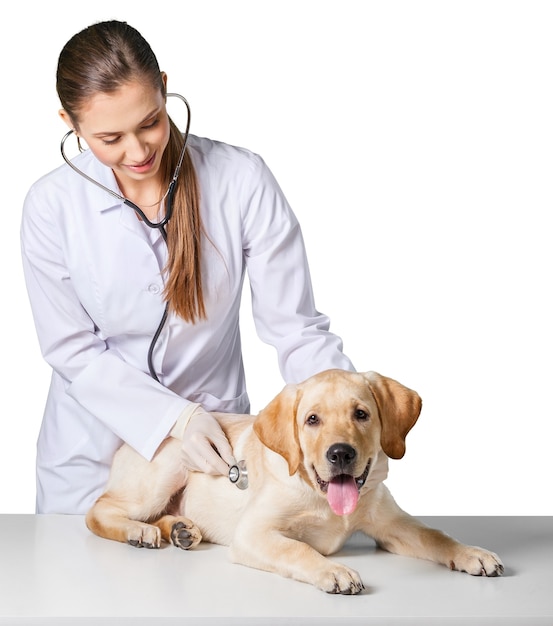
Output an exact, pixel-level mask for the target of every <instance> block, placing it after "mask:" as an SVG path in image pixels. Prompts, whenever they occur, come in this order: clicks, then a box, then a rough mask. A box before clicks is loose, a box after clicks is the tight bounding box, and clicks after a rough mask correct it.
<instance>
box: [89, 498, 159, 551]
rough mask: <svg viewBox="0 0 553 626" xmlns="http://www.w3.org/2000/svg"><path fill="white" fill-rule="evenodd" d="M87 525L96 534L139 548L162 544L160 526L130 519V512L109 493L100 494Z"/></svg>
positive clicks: (154, 546)
mask: <svg viewBox="0 0 553 626" xmlns="http://www.w3.org/2000/svg"><path fill="white" fill-rule="evenodd" d="M86 525H87V527H88V528H89V530H91V531H92V532H93V533H94V534H95V535H98V536H100V537H104V538H105V539H113V540H114V541H121V542H123V543H129V544H131V545H133V546H136V547H138V548H143V547H144V548H159V546H160V544H161V531H160V529H159V528H157V527H156V526H152V525H151V524H146V523H144V522H141V521H138V520H134V519H130V518H129V512H128V511H127V510H125V508H124V507H123V506H121V505H120V503H119V502H118V501H117V500H116V499H113V498H112V497H110V494H109V493H106V494H104V495H103V496H100V497H99V498H98V500H96V502H95V504H94V506H93V507H92V508H91V509H90V510H89V511H88V513H87V514H86Z"/></svg>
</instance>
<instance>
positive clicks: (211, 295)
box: [21, 21, 353, 514]
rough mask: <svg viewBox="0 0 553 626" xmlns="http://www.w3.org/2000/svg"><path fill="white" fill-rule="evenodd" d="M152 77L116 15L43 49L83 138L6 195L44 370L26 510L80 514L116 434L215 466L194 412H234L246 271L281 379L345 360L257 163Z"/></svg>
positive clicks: (100, 478)
mask: <svg viewBox="0 0 553 626" xmlns="http://www.w3.org/2000/svg"><path fill="white" fill-rule="evenodd" d="M166 85H167V78H166V76H165V74H164V73H163V72H161V71H160V68H159V66H158V63H157V60H156V57H155V55H154V53H153V51H152V50H151V48H150V46H149V45H148V43H147V42H146V41H145V40H144V38H143V37H142V36H141V35H140V33H138V32H137V31H136V30H135V29H134V28H132V27H130V26H129V25H128V24H126V23H124V22H117V21H110V22H103V23H99V24H94V25H92V26H90V27H89V28H86V29H85V30H83V31H82V32H80V33H78V34H76V35H75V36H74V37H72V38H71V39H70V40H69V42H68V43H67V44H66V45H65V47H64V48H63V50H62V52H61V54H60V57H59V62H58V70H57V90H58V95H59V98H60V101H61V105H62V107H63V108H62V110H61V111H60V115H61V117H62V118H63V120H64V121H65V122H66V123H67V125H68V127H69V129H70V130H71V131H73V133H74V134H75V135H76V136H77V138H78V140H79V142H80V140H81V139H82V140H84V142H86V144H87V145H88V148H89V149H88V150H85V151H84V152H82V154H80V155H79V156H78V157H77V158H76V159H74V160H73V163H74V165H75V166H76V167H77V168H78V171H74V170H73V169H72V168H71V167H70V166H69V165H67V164H65V165H62V166H61V167H60V168H58V169H56V170H54V171H53V172H50V173H49V174H47V175H46V176H44V177H43V178H41V179H40V180H39V181H37V182H36V183H35V184H34V185H33V186H32V187H31V189H30V191H29V193H28V195H27V198H26V200H25V206H24V211H23V219H22V229H21V236H22V253H23V264H24V270H25V277H26V282H27V288H28V292H29V297H30V302H31V306H32V310H33V315H34V319H35V324H36V329H37V333H38V338H39V342H40V346H41V350H42V353H43V355H44V358H45V359H46V361H47V362H48V363H49V364H50V366H51V367H52V370H53V373H52V381H51V386H50V392H49V395H48V399H47V402H46V408H45V413H44V418H43V423H42V428H41V432H40V436H39V441H38V452H37V511H38V512H40V513H74V514H82V513H85V512H86V511H87V510H88V508H89V507H90V506H91V505H92V503H93V502H94V501H95V499H96V498H97V497H98V496H99V495H100V494H101V492H102V490H103V488H104V486H105V483H106V480H107V475H108V472H109V467H110V464H111V460H112V458H113V455H114V453H115V451H116V450H117V448H118V447H119V446H120V445H121V442H122V441H125V442H127V443H128V444H130V445H131V446H132V447H133V448H135V449H136V450H137V451H138V452H139V453H140V454H142V455H143V456H144V457H145V458H147V459H151V458H152V457H153V456H154V454H155V452H156V449H157V448H158V446H159V445H160V443H161V442H162V441H163V439H164V438H166V437H167V436H171V435H172V436H176V437H179V438H181V439H182V454H183V461H184V462H185V463H186V465H188V466H189V467H190V468H191V469H193V470H198V471H205V472H210V473H221V474H224V473H227V472H228V466H229V465H230V464H232V463H233V456H232V451H231V449H230V446H229V444H228V442H227V440H226V438H225V436H224V434H223V433H222V431H221V429H220V427H219V426H218V424H217V423H216V421H215V420H214V418H213V417H212V416H211V415H210V411H224V412H236V413H245V412H248V410H249V401H248V396H247V391H246V383H245V377H244V368H243V363H242V353H241V344H240V332H239V323H238V322H239V307H240V297H241V292H242V285H243V280H244V276H245V272H246V271H247V273H248V278H249V281H250V284H251V290H252V303H253V315H254V318H255V324H256V328H257V331H258V334H259V337H260V338H261V339H262V340H263V341H265V342H267V343H269V344H272V345H273V346H274V347H275V348H276V350H277V353H278V358H279V364H280V369H281V372H282V375H283V378H284V379H285V381H286V382H299V381H300V380H303V379H305V378H307V377H308V376H310V375H312V374H314V373H315V372H317V371H321V370H324V369H328V368H332V367H338V368H343V369H353V366H352V364H351V362H350V361H349V360H348V358H347V357H346V356H344V354H343V353H342V342H341V340H340V339H339V338H338V337H337V336H335V335H333V334H332V333H330V332H329V330H328V329H329V320H328V318H327V317H325V316H324V315H322V314H321V313H319V312H318V311H317V310H316V308H315V305H314V300H313V294H312V288H311V282H310V277H309V270H308V265H307V260H306V257H305V250H304V245H303V241H302V236H301V232H300V227H299V225H298V222H297V220H296V218H295V217H294V215H293V213H292V211H291V209H290V207H289V206H288V204H287V202H286V199H285V197H284V195H283V194H282V192H281V190H280V188H279V186H278V184H277V183H276V181H275V179H274V178H273V176H272V174H271V172H270V171H269V169H268V168H267V166H266V165H265V164H264V162H263V160H262V159H261V158H260V157H259V156H257V155H255V154H253V153H251V152H249V151H247V150H244V149H240V148H236V147H233V146H229V145H226V144H223V143H220V142H216V141H211V140H209V139H203V138H199V137H195V136H192V135H190V136H188V135H187V133H185V136H183V133H181V132H180V131H179V130H178V129H177V128H176V126H175V125H174V124H173V122H172V121H171V119H170V118H169V117H168V114H167V111H166V97H167V94H166ZM183 106H184V104H183ZM185 139H187V142H186V144H185ZM184 148H185V150H184ZM183 150H184V152H182V151H183ZM181 154H184V157H183V161H182V166H181V168H180V171H179V172H178V177H177V178H176V183H174V184H173V185H172V189H171V192H170V193H167V190H168V189H169V186H170V183H171V180H172V177H173V173H174V172H175V169H176V168H177V166H178V163H179V159H180V157H181ZM79 174H80V175H79ZM98 183H100V185H101V186H99V185H98ZM111 192H113V193H111ZM169 210H170V211H171V213H170V215H169V213H168V212H169ZM164 218H170V219H168V221H167V223H166V225H165V227H164V228H156V227H153V228H152V227H150V226H149V225H148V223H158V222H159V221H160V220H163V219H164ZM165 229H166V233H165ZM165 311H166V318H165V316H164V312H165ZM160 320H163V321H162V322H161V323H160ZM144 488H145V489H147V488H148V486H147V485H145V486H144Z"/></svg>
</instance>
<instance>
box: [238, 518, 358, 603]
mask: <svg viewBox="0 0 553 626" xmlns="http://www.w3.org/2000/svg"><path fill="white" fill-rule="evenodd" d="M230 557H231V559H232V561H233V562H235V563H240V564H242V565H247V566H248V567H254V568H256V569H261V570H265V571H268V572H275V573H277V574H280V575H281V576H284V577H287V578H293V579H294V580H298V581H301V582H305V583H309V584H312V585H314V586H315V587H318V588H319V589H322V590H323V591H326V592H327V593H341V594H346V595H352V594H358V593H360V592H361V591H362V590H363V588H364V587H363V583H362V581H361V578H360V577H359V574H358V573H357V572H356V571H355V570H352V569H350V568H349V567H345V566H344V565H341V564H339V563H335V562H333V561H331V560H330V559H327V558H326V557H324V556H323V555H322V554H320V553H319V552H317V551H316V550H315V549H314V548H312V547H311V546H309V545H308V544H306V543H304V542H303V541H298V540H297V539H293V538H291V537H287V536H285V535H284V534H282V532H281V531H279V530H277V529H275V528H272V527H267V526H263V525H259V523H258V524H257V525H256V527H252V526H249V527H248V526H247V525H242V524H241V526H240V528H239V529H237V532H236V534H235V537H234V539H233V541H232V543H231V545H230Z"/></svg>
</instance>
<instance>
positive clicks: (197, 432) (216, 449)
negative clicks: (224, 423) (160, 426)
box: [170, 404, 236, 476]
mask: <svg viewBox="0 0 553 626" xmlns="http://www.w3.org/2000/svg"><path fill="white" fill-rule="evenodd" d="M170 434H171V436H172V437H176V438H177V439H181V440H182V458H183V461H184V464H185V465H186V467H188V468H189V469H191V470H194V471H197V472H204V473H206V474H223V475H225V476H226V475H227V474H228V470H229V467H230V466H231V465H234V464H235V463H236V461H235V459H234V456H233V454H232V448H231V447H230V444H229V442H228V439H227V438H226V435H225V433H224V432H223V429H222V428H221V426H220V425H219V422H218V421H217V420H216V419H215V418H214V417H213V415H211V413H208V412H207V411H205V410H204V409H203V408H202V406H201V405H199V404H191V405H189V407H187V409H185V410H184V411H183V413H182V415H181V416H180V417H179V419H178V420H177V422H176V424H175V426H174V427H173V429H172V430H171V433H170Z"/></svg>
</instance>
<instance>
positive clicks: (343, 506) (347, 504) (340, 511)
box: [326, 474, 359, 515]
mask: <svg viewBox="0 0 553 626" xmlns="http://www.w3.org/2000/svg"><path fill="white" fill-rule="evenodd" d="M326 497H327V499H328V503H329V504H330V508H331V509H332V510H333V511H334V513H336V515H349V514H350V513H353V511H355V507H356V506H357V500H359V492H358V491H357V485H356V484H355V478H353V476H346V475H345V474H342V475H341V476H337V477H336V478H333V479H332V480H331V481H330V482H329V483H328V491H327V494H326Z"/></svg>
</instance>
